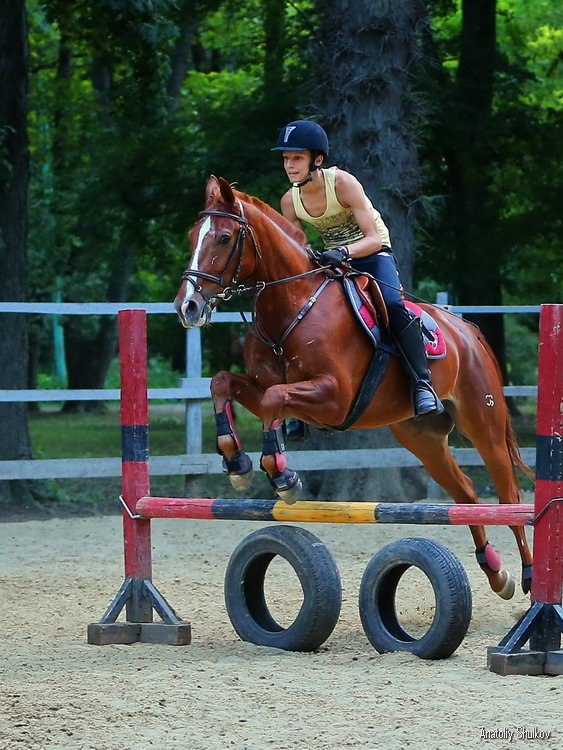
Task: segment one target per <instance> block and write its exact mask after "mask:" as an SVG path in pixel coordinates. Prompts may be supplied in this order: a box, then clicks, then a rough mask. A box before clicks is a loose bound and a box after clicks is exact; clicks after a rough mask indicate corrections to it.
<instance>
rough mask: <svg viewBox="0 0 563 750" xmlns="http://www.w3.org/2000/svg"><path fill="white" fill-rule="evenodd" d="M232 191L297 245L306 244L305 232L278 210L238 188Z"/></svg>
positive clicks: (302, 245)
mask: <svg viewBox="0 0 563 750" xmlns="http://www.w3.org/2000/svg"><path fill="white" fill-rule="evenodd" d="M233 192H234V194H235V195H236V197H237V198H238V199H239V200H241V201H243V202H244V203H249V204H250V205H251V206H254V208H256V209H258V211H260V213H263V214H265V215H266V216H267V217H268V218H269V219H270V221H272V222H273V223H274V224H275V225H276V226H277V227H279V228H280V229H281V230H282V232H284V233H285V234H287V235H288V236H289V237H290V238H291V239H292V240H293V241H294V242H296V243H297V244H298V245H299V247H304V246H305V245H306V244H307V237H306V235H305V232H303V231H302V230H301V229H297V227H295V226H293V224H292V223H291V222H290V221H288V220H287V219H286V218H285V216H283V215H282V214H280V212H279V211H276V209H275V208H272V207H271V206H269V205H268V204H267V203H264V201H261V200H260V199H259V198H255V197H254V196H253V195H247V194H246V193H241V192H240V190H233Z"/></svg>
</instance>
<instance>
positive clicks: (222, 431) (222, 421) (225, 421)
mask: <svg viewBox="0 0 563 750" xmlns="http://www.w3.org/2000/svg"><path fill="white" fill-rule="evenodd" d="M223 409H224V410H223V411H220V412H215V429H216V432H217V437H221V435H230V436H231V437H232V438H233V440H234V441H235V444H236V447H237V450H238V451H240V449H241V443H240V440H239V437H238V435H237V433H236V430H235V422H234V419H233V408H232V405H231V402H230V401H227V403H226V404H225V406H224V407H223ZM217 453H219V454H221V451H220V450H219V446H217Z"/></svg>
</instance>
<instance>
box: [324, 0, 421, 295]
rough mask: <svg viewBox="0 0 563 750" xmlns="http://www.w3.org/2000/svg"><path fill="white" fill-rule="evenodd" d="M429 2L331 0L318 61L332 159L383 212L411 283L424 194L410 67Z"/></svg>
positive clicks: (405, 277)
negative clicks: (416, 222)
mask: <svg viewBox="0 0 563 750" xmlns="http://www.w3.org/2000/svg"><path fill="white" fill-rule="evenodd" d="M425 6H426V4H425V3H424V2H422V0H401V1H400V2H397V1H396V0H380V2H377V3H373V2H372V1H371V0H357V2H354V3H349V2H348V0H330V2H328V3H327V4H326V6H325V7H326V16H325V18H326V21H325V23H326V28H325V32H324V42H323V46H322V54H321V66H320V70H321V75H322V82H321V87H320V91H321V96H322V104H321V110H322V112H323V118H322V119H323V123H324V124H326V127H327V131H328V134H329V138H330V144H331V155H330V160H329V161H330V162H333V161H335V162H336V163H337V164H339V166H341V167H342V168H343V169H346V170H348V171H350V172H352V174H354V175H355V176H356V177H357V178H358V179H359V180H360V182H361V183H362V184H363V186H364V188H365V190H366V193H367V194H368V195H369V197H370V198H371V200H372V202H373V204H374V206H375V207H376V208H377V209H378V210H379V211H380V212H381V214H382V216H383V218H384V220H385V222H386V223H387V225H388V227H389V231H390V233H391V241H392V243H393V249H394V251H395V253H396V255H397V258H398V260H399V267H400V270H401V277H402V281H403V284H404V286H405V288H406V289H410V287H411V281H412V265H413V242H414V240H413V233H414V218H415V217H414V213H415V211H414V208H415V205H416V201H417V199H418V198H419V197H420V175H419V168H418V158H417V150H416V135H415V127H416V117H417V104H416V98H415V97H414V95H413V91H412V80H411V75H410V73H409V71H410V70H411V69H412V67H413V63H414V62H415V60H416V58H417V55H418V51H417V43H418V38H419V34H420V31H421V29H422V27H423V25H424V23H425V21H426V7H425Z"/></svg>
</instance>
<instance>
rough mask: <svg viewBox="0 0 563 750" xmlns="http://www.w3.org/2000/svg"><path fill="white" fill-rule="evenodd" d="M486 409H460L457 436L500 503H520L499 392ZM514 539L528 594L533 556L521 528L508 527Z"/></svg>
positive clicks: (513, 444) (508, 429) (510, 437)
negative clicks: (476, 457)
mask: <svg viewBox="0 0 563 750" xmlns="http://www.w3.org/2000/svg"><path fill="white" fill-rule="evenodd" d="M488 404H489V406H488V407H485V409H486V411H485V409H481V410H479V409H478V408H476V403H475V402H473V404H472V407H471V409H469V410H468V409H467V408H464V407H463V406H462V405H460V407H459V409H458V413H457V417H456V424H457V427H458V429H459V431H460V432H462V433H463V434H464V435H466V436H467V437H468V438H469V440H471V442H472V443H473V446H474V447H475V448H476V449H477V451H479V454H480V455H481V458H482V459H483V461H484V463H485V466H486V467H487V471H488V472H489V474H490V476H491V479H492V480H493V483H494V485H495V489H496V491H497V495H498V499H499V501H500V502H501V503H519V502H520V501H521V496H520V489H519V487H518V481H517V477H516V472H515V469H514V463H513V459H512V456H511V451H510V449H509V445H510V446H511V448H512V452H513V453H514V452H515V451H517V445H516V439H515V437H514V435H513V432H512V427H511V426H510V422H509V416H508V409H507V407H506V404H505V402H504V396H503V395H502V392H501V393H500V394H499V395H498V396H497V397H495V396H493V395H492V394H491V395H490V398H489V402H488ZM510 529H511V531H512V533H513V534H514V536H515V538H516V543H517V545H518V552H519V554H520V559H521V560H522V581H521V582H522V589H523V591H524V593H528V591H529V590H530V586H531V582H532V553H531V551H530V548H529V546H528V540H527V539H526V531H525V529H524V527H523V526H511V527H510Z"/></svg>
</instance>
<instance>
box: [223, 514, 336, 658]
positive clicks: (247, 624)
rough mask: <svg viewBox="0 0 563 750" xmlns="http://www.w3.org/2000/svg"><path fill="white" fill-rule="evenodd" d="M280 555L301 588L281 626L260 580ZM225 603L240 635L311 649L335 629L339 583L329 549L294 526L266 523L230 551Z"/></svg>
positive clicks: (268, 643)
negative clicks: (297, 603) (289, 619)
mask: <svg viewBox="0 0 563 750" xmlns="http://www.w3.org/2000/svg"><path fill="white" fill-rule="evenodd" d="M276 555H279V556H280V557H283V558H284V559H285V560H286V561H287V562H288V563H289V564H290V565H291V567H292V568H293V569H294V571H295V572H296V574H297V576H298V577H299V581H300V583H301V586H302V589H303V603H302V605H301V608H300V610H299V612H298V614H297V616H296V618H295V620H294V621H293V623H292V624H291V625H290V626H289V627H287V628H283V627H281V626H280V625H279V624H278V623H277V622H276V620H275V619H274V617H273V616H272V614H271V612H270V610H269V608H268V605H267V602H266V597H265V593H264V580H265V576H266V572H267V570H268V566H269V565H270V563H271V561H272V560H273V558H274V557H275V556H276ZM225 603H226V605H227V612H228V614H229V618H230V620H231V623H232V625H233V627H234V629H235V631H236V632H237V633H238V635H239V636H240V638H242V640H243V641H249V642H250V643H255V644H257V645H258V646H273V647H275V648H281V649H285V650H286V651H314V650H315V649H317V648H318V647H319V646H320V645H321V644H322V643H324V642H325V641H326V639H327V638H328V637H329V635H330V634H331V633H332V631H333V630H334V627H335V625H336V623H337V621H338V617H339V615H340V607H341V604H342V589H341V585H340V575H339V573H338V568H337V567H336V564H335V562H334V560H333V558H332V555H331V554H330V552H329V551H328V549H327V548H326V547H325V545H324V543H323V542H321V541H320V540H319V539H318V538H317V537H316V536H314V535H313V534H311V533H310V532H309V531H307V530H306V529H302V528H300V527H298V526H287V525H276V526H268V527H266V528H263V529H259V530H258V531H255V532H253V533H252V534H249V536H247V537H246V538H245V539H243V540H242V542H241V543H240V544H239V545H238V547H237V548H236V549H235V551H234V552H233V554H232V556H231V559H230V560H229V564H228V566H227V571H226V573H225Z"/></svg>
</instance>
